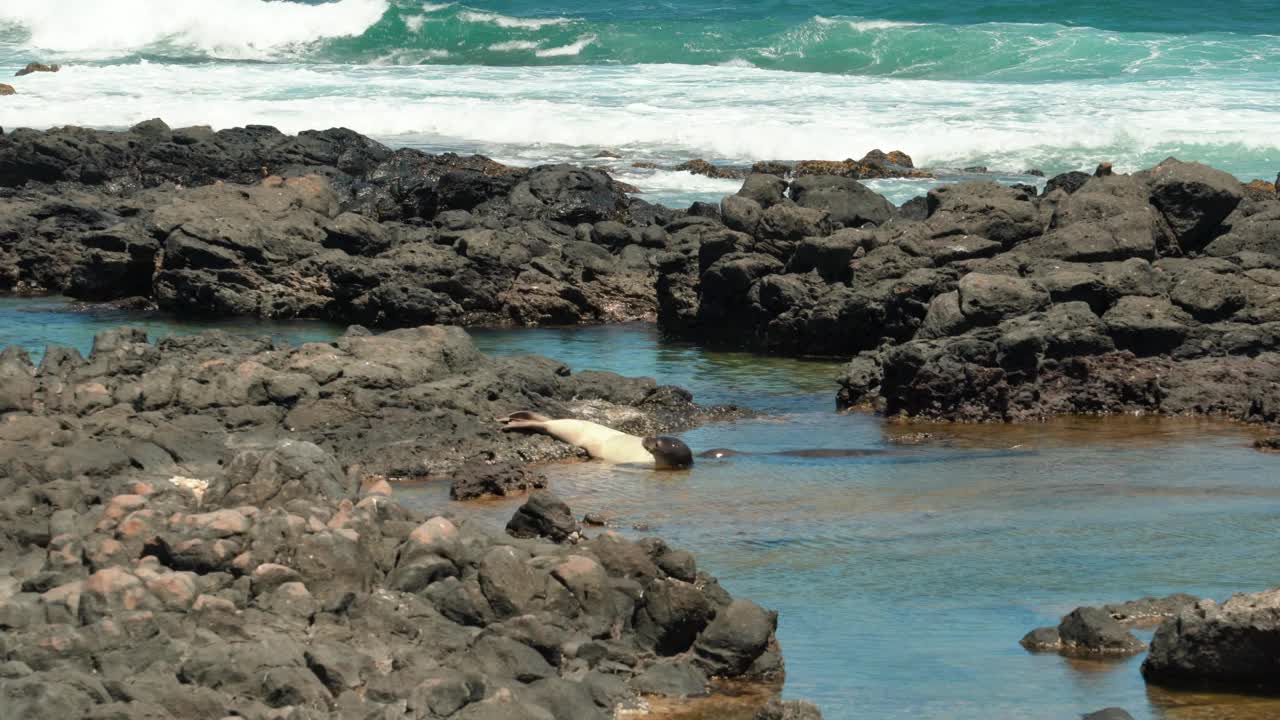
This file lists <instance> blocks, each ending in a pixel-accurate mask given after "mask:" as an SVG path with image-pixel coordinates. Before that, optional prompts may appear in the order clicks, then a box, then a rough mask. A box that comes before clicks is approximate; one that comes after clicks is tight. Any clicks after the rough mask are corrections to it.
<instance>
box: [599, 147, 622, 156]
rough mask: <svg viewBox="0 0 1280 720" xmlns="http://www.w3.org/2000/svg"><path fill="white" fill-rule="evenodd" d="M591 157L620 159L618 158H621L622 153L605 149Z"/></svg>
mask: <svg viewBox="0 0 1280 720" xmlns="http://www.w3.org/2000/svg"><path fill="white" fill-rule="evenodd" d="M593 157H598V158H620V157H622V153H620V152H618V151H617V150H610V149H605V150H601V151H600V152H598V153H596V154H595V155H594V156H593Z"/></svg>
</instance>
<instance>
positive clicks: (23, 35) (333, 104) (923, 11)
mask: <svg viewBox="0 0 1280 720" xmlns="http://www.w3.org/2000/svg"><path fill="white" fill-rule="evenodd" d="M1276 10H1277V6H1276V3H1275V2H1274V0H1238V1H1235V2H1230V3H1221V4H1218V5H1215V6H1213V7H1207V6H1206V5H1205V4H1204V3H1202V2H1192V1H1191V0H1134V1H1132V2H1124V3H1116V2H1102V1H1101V0H1089V1H1086V2H1068V1H1066V0H1054V1H1046V2H1034V3H1033V2H1016V1H1013V0H1004V1H1002V2H983V1H979V0H921V1H919V2H911V3H903V2H891V1H890V0H844V1H838V0H756V1H751V2H733V3H729V2H724V1H723V0H688V1H682V2H678V3H677V2H652V1H641V2H618V0H600V1H594V0H593V1H591V2H587V1H586V0H551V1H544V0H489V1H485V0H468V1H467V2H458V3H424V2H419V1H416V0H415V1H412V2H410V1H408V0H337V1H336V2H314V1H308V2H297V1H292V2H291V1H283V2H268V1H265V0H218V1H217V2H213V1H211V0H113V2H109V3H104V2H97V1H96V0H48V1H47V2H41V3H3V4H2V6H0V67H17V66H20V65H21V64H25V63H26V62H28V61H30V60H35V59H39V60H44V61H50V62H52V61H57V62H62V63H64V64H65V65H66V66H67V67H66V69H64V70H63V71H62V72H61V73H59V74H58V75H57V76H46V75H31V76H27V77H23V78H15V79H13V80H12V81H11V82H12V84H13V85H14V86H15V87H16V88H17V89H18V94H17V95H15V96H12V97H6V98H5V99H4V100H3V101H0V126H3V127H6V128H10V127H15V126H32V127H47V126H52V125H61V124H68V123H76V124H85V125H93V126H101V127H119V126H127V125H130V124H132V123H135V122H137V121H139V120H143V119H146V118H149V117H157V116H158V117H162V118H164V119H165V120H166V121H168V122H169V123H170V124H173V125H188V124H210V125H213V126H215V127H226V126H233V125H242V124H246V123H268V124H274V125H277V126H279V127H281V128H282V129H284V130H287V131H298V130H303V129H308V128H323V127H329V126H333V125H345V126H348V127H351V128H353V129H355V130H358V131H361V132H364V133H366V134H370V135H373V136H376V137H378V138H380V139H382V140H385V141H387V142H389V143H392V144H408V145H415V146H421V147H426V148H436V149H452V150H477V151H482V152H486V153H488V154H491V155H493V156H495V157H497V158H499V159H501V160H505V161H508V162H515V163H522V164H533V163H540V162H548V161H556V160H571V161H579V162H581V161H590V160H591V158H592V156H594V155H595V154H596V153H597V152H598V151H599V150H600V149H602V148H609V149H613V150H617V151H620V152H621V154H622V155H623V158H622V159H621V160H608V161H595V162H600V163H604V164H607V165H608V166H609V167H611V168H612V169H614V171H615V172H618V173H619V175H620V176H621V177H622V179H624V180H627V181H628V182H632V183H633V184H636V185H638V186H639V187H641V188H642V189H643V190H645V191H646V192H647V193H649V194H650V197H651V199H657V200H661V201H665V202H669V203H672V204H681V203H684V202H686V201H688V200H690V199H693V198H702V199H711V198H715V197H717V196H719V195H721V194H724V193H726V192H731V191H732V190H733V189H734V188H735V186H736V184H735V183H734V182H733V181H723V180H710V179H707V178H699V177H694V176H691V175H688V174H686V173H671V172H666V171H656V172H655V171H652V170H638V169H634V168H631V167H630V165H631V163H633V162H636V161H641V160H644V161H658V162H675V161H679V160H684V159H688V158H690V157H705V158H708V159H712V160H716V161H734V162H742V161H750V160H761V159H777V160H795V159H807V158H824V159H838V158H844V157H849V156H852V157H861V155H862V154H863V153H865V152H866V151H867V150H870V149H871V148H873V147H878V148H881V149H885V150H889V149H895V148H896V149H902V150H904V151H906V152H908V153H909V154H911V155H913V157H915V159H916V161H917V163H918V164H922V165H930V166H939V167H966V166H972V165H983V166H987V167H990V168H992V169H994V170H1000V171H1005V172H1008V173H1010V174H1016V173H1019V172H1021V171H1023V170H1026V169H1029V168H1039V169H1042V170H1045V171H1047V172H1050V173H1053V172H1057V171H1062V170H1067V169H1074V168H1092V167H1093V165H1094V164H1096V163H1097V162H1099V161H1102V160H1110V161H1113V162H1114V163H1115V164H1116V166H1117V168H1119V169H1121V170H1132V169H1137V168H1139V167H1141V166H1149V165H1151V164H1154V163H1156V162H1158V161H1160V160H1162V159H1163V158H1165V157H1167V156H1169V155H1176V156H1178V157H1180V158H1182V159H1186V160H1199V161H1203V162H1208V163H1211V164H1214V165H1216V166H1219V167H1222V168H1224V169H1226V170H1228V171H1230V172H1232V173H1235V174H1237V175H1239V176H1240V177H1242V178H1245V179H1251V178H1266V179H1271V178H1274V177H1275V175H1276V172H1277V171H1278V170H1280V133H1277V132H1276V131H1275V130H1276V123H1277V118H1280V13H1277V12H1276ZM881 189H882V190H887V191H888V192H889V194H890V195H891V196H892V197H894V199H899V200H900V199H903V198H905V197H909V196H910V195H912V194H915V193H918V192H920V191H921V190H922V189H923V185H921V184H919V183H917V184H915V185H912V184H905V185H904V184H898V185H895V186H891V187H888V188H881Z"/></svg>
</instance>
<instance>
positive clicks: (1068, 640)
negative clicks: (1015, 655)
mask: <svg viewBox="0 0 1280 720" xmlns="http://www.w3.org/2000/svg"><path fill="white" fill-rule="evenodd" d="M1020 643H1021V645H1022V646H1023V647H1024V648H1026V649H1028V650H1034V651H1036V652H1049V651H1052V652H1059V653H1062V654H1064V655H1133V654H1135V653H1139V652H1142V651H1143V650H1145V649H1146V645H1144V644H1143V643H1142V641H1140V640H1138V638H1136V637H1134V635H1133V633H1131V632H1129V631H1128V629H1126V628H1125V626H1124V625H1122V624H1120V623H1119V622H1118V621H1116V620H1115V619H1114V618H1113V617H1112V616H1111V614H1110V613H1108V612H1107V611H1106V610H1102V609H1099V608H1094V607H1079V608H1076V609H1075V610H1072V611H1071V612H1070V613H1068V614H1067V615H1066V616H1064V617H1063V618H1062V622H1061V623H1059V624H1058V626H1057V627H1044V628H1037V629H1035V630H1032V631H1031V632H1029V633H1027V634H1026V635H1025V636H1024V637H1023V638H1022V640H1021V641H1020Z"/></svg>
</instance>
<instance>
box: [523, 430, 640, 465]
mask: <svg viewBox="0 0 1280 720" xmlns="http://www.w3.org/2000/svg"><path fill="white" fill-rule="evenodd" d="M545 427H546V430H547V432H548V433H550V434H551V435H552V436H554V437H557V438H559V439H561V440H563V441H565V442H567V443H569V444H571V445H577V446H578V447H580V448H582V449H583V450H586V451H587V454H588V455H590V456H591V457H593V458H595V459H597V460H603V461H605V462H610V463H617V464H624V463H625V464H630V463H637V464H644V465H653V464H654V459H653V453H650V452H649V451H648V450H645V449H644V445H643V444H642V442H643V441H642V440H641V438H638V437H636V436H635V435H628V434H626V433H624V432H618V431H617V430H614V429H613V428H608V427H605V426H604V425H600V424H597V423H593V422H588V421H586V420H548V421H547V422H546V423H545Z"/></svg>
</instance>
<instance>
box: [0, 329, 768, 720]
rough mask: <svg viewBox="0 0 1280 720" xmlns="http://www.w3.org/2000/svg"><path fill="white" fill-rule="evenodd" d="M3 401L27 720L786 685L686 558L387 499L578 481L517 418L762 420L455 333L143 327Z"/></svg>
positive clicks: (566, 525)
mask: <svg viewBox="0 0 1280 720" xmlns="http://www.w3.org/2000/svg"><path fill="white" fill-rule="evenodd" d="M0 379H2V380H3V382H0V495H2V496H3V498H4V499H3V500H2V501H0V541H2V542H0V630H3V633H0V699H2V700H3V702H2V704H3V706H4V708H5V713H4V714H5V716H6V717H9V716H13V717H23V718H66V717H85V718H102V719H106V718H142V717H145V718H157V719H158V718H170V717H172V718H182V717H223V716H227V715H236V716H240V717H248V718H285V717H309V718H320V717H334V718H374V717H377V718H390V717H406V718H446V717H447V718H458V719H460V720H466V719H481V718H494V719H495V720H496V719H497V718H513V719H516V718H529V719H530V720H535V719H536V720H546V719H547V718H556V719H559V720H577V719H579V718H608V717H612V716H613V715H614V713H615V712H616V711H619V710H620V709H624V708H632V709H643V707H644V700H643V698H644V697H645V696H650V695H652V696H667V697H674V698H680V697H686V696H700V695H705V694H706V693H707V692H708V689H709V686H710V685H709V684H710V682H711V680H712V679H717V678H728V679H736V680H743V681H752V682H757V683H766V684H768V685H770V686H771V687H774V688H775V692H776V688H777V687H778V683H779V682H780V680H781V678H782V672H783V666H782V657H781V653H780V649H779V647H778V644H777V640H776V637H775V634H774V628H775V625H776V615H775V614H773V613H770V612H768V611H766V610H763V609H761V608H759V607H758V606H756V605H754V604H753V603H751V602H749V601H747V600H735V599H733V598H731V597H730V596H729V595H728V593H726V592H725V591H724V590H723V589H721V588H720V587H719V585H718V584H717V583H716V581H715V579H714V578H712V577H710V576H709V575H707V574H706V573H704V572H701V571H699V570H698V569H697V565H696V561H695V559H694V557H693V556H692V555H691V554H690V553H688V552H686V551H683V550H678V549H673V548H669V547H667V546H666V544H665V543H663V542H662V541H661V540H658V539H656V538H649V539H644V540H641V541H639V542H631V541H629V540H626V539H624V538H622V537H620V536H618V535H616V534H614V533H611V532H603V533H600V534H598V535H596V536H595V537H590V538H589V537H587V533H586V532H584V529H583V528H582V527H580V526H579V524H578V522H577V521H576V520H575V519H574V517H573V516H572V515H571V513H570V511H569V509H568V508H567V507H565V506H564V504H563V503H561V502H560V501H559V500H557V499H556V498H555V497H554V496H551V495H549V494H547V493H545V492H534V493H533V494H532V495H531V496H530V497H529V500H528V502H527V503H526V504H525V505H524V506H523V507H521V508H520V510H519V511H517V513H516V515H515V516H514V517H513V518H512V520H511V522H510V523H509V525H508V527H507V530H506V532H505V533H504V532H501V531H497V530H494V529H490V528H488V527H486V526H485V524H484V523H480V522H461V523H455V522H453V521H452V520H450V519H449V518H447V517H427V516H424V515H422V514H420V513H417V512H414V511H411V510H409V509H407V508H404V507H402V506H400V505H399V504H398V503H397V502H396V501H395V500H394V499H393V496H392V492H393V491H392V486H391V485H390V484H389V483H388V482H387V478H389V477H390V478H393V479H394V478H396V477H398V476H399V477H404V476H408V477H422V476H431V477H448V476H465V477H475V476H478V475H479V476H483V475H486V474H488V475H492V474H493V473H494V472H501V468H503V467H507V468H510V467H511V464H512V463H515V464H522V463H527V462H531V461H536V460H548V459H553V458H560V457H565V456H566V455H570V454H571V453H572V449H570V448H568V447H567V446H565V445H563V444H560V443H556V442H555V441H553V440H551V439H550V438H548V437H545V436H539V435H520V434H511V433H502V432H501V431H500V429H499V425H498V424H497V422H496V421H495V417H496V416H498V415H501V414H504V413H508V412H511V411H513V410H516V409H525V408H533V409H536V410H539V411H542V412H546V413H549V414H554V415H558V416H574V417H582V418H589V419H595V420H599V421H602V422H607V423H609V424H611V425H613V426H616V427H621V428H625V429H629V430H631V431H633V432H640V433H651V432H660V431H672V430H677V429H680V428H683V427H688V426H689V425H691V424H693V423H697V422H700V421H705V420H707V419H711V418H718V417H734V416H737V415H738V414H739V411H737V410H736V409H733V408H702V407H699V406H697V405H695V404H694V403H693V402H692V400H691V398H690V397H689V395H688V393H686V392H684V391H683V390H680V389H679V388H673V387H669V386H658V385H656V383H654V382H653V381H652V380H649V379H643V378H641V379H633V378H623V377H620V376H617V375H613V374H612V373H602V372H583V373H576V374H571V373H570V372H569V371H568V370H567V369H566V368H565V367H564V366H563V365H561V364H559V363H557V362H555V361H553V360H550V359H548V358H543V357H533V356H530V357H520V358H510V359H489V358H486V357H485V356H483V355H481V354H480V353H478V352H477V351H476V350H475V348H474V346H473V345H472V344H471V341H470V338H468V337H467V335H466V333H465V332H463V331H462V330H461V329H459V328H455V327H449V328H446V327H433V326H427V327H421V328H413V329H403V330H396V331H391V332H387V333H384V334H382V335H377V336H373V335H370V334H369V333H368V332H367V331H365V330H363V329H362V328H358V327H357V328H352V329H351V330H349V331H348V332H347V334H346V335H344V336H343V337H341V338H339V339H338V340H336V341H334V342H332V343H310V344H305V345H302V346H299V347H296V348H294V347H287V348H286V347H279V348H278V347H274V346H273V345H272V344H271V343H270V341H267V340H250V339H244V338H238V337H234V336H230V335H227V334H225V333H222V332H216V331H210V332H206V333H203V334H201V335H196V336H190V337H181V338H168V339H165V340H162V341H160V342H159V343H158V344H155V345H152V344H150V343H148V342H147V338H146V336H145V335H144V334H142V333H141V332H140V331H137V330H132V329H128V328H124V329H119V330H113V331H108V332H105V333H102V334H100V335H98V336H97V337H96V338H95V341H94V349H93V352H92V353H91V354H90V355H89V356H88V357H81V356H80V354H79V353H78V352H76V351H74V350H70V349H67V348H59V347H56V346H54V347H49V348H48V349H47V350H46V352H45V355H44V358H43V360H42V362H41V364H40V366H39V367H38V368H37V367H34V366H33V365H32V364H31V363H30V361H29V360H28V359H27V357H26V354H25V353H24V352H22V351H21V350H19V349H17V348H9V349H6V350H5V351H3V353H0ZM495 468H497V469H498V470H495ZM772 707H774V708H775V709H776V708H777V707H780V706H772ZM766 711H768V710H767V709H765V710H762V711H761V712H766Z"/></svg>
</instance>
